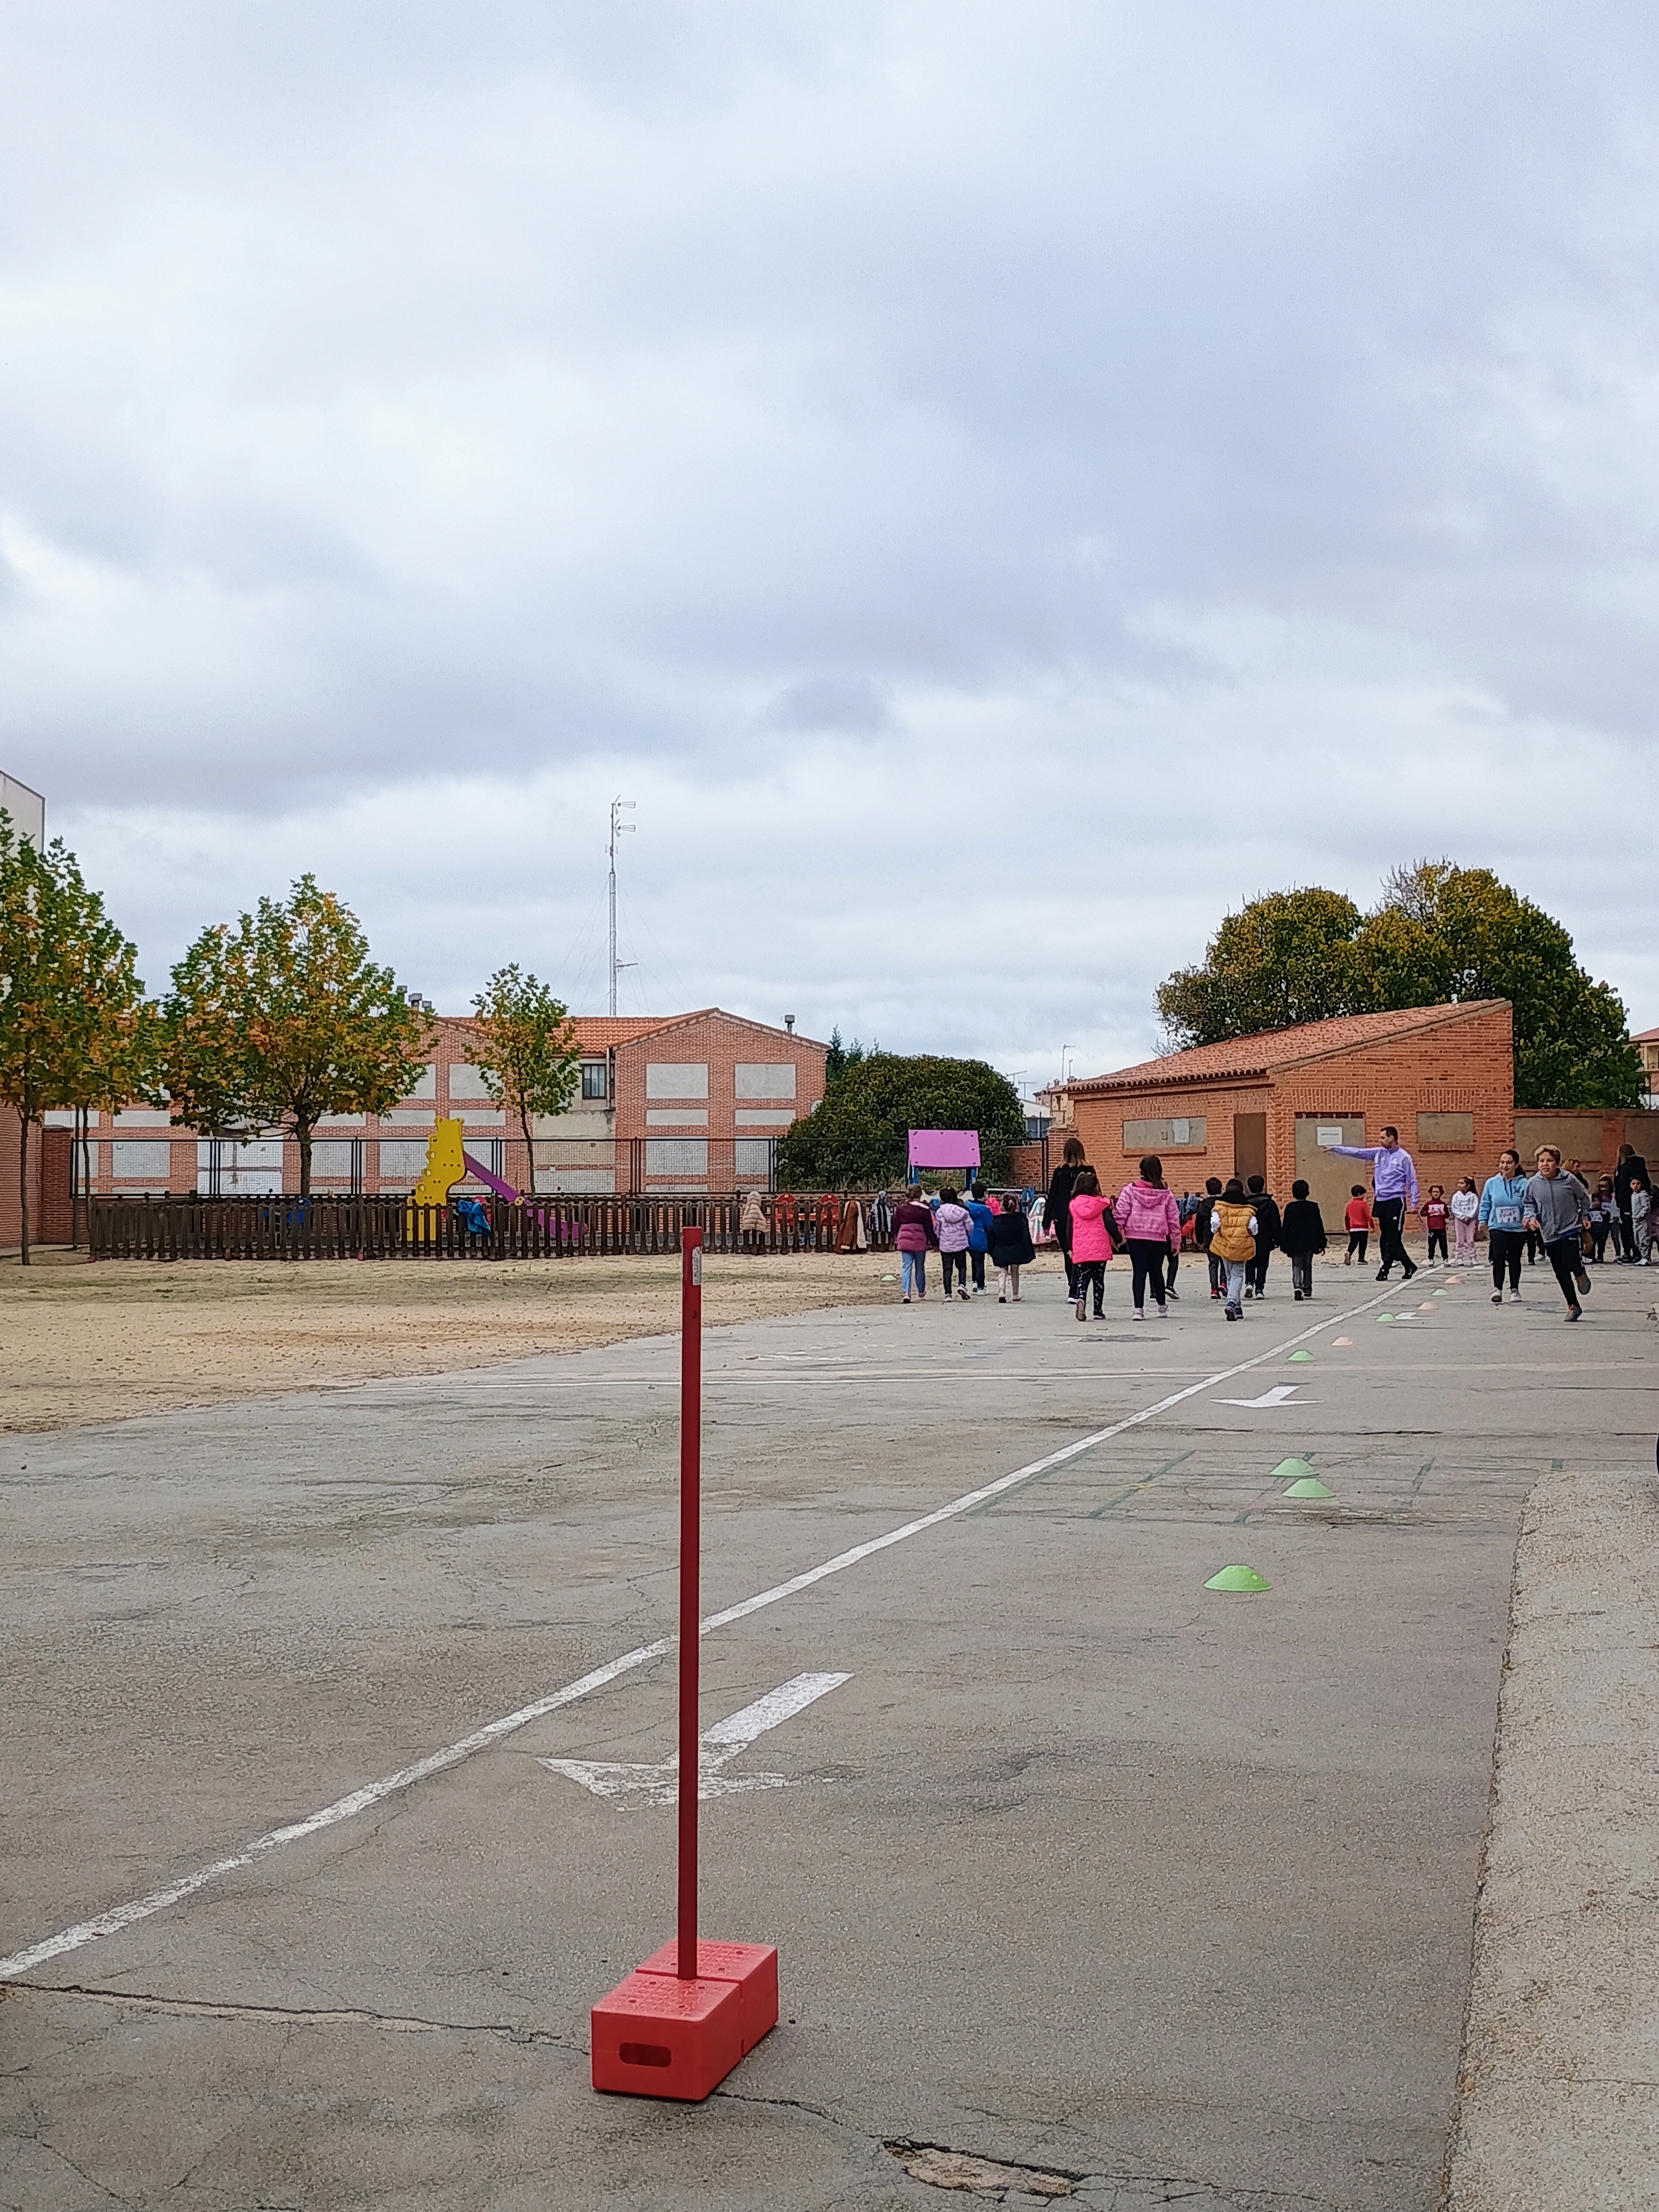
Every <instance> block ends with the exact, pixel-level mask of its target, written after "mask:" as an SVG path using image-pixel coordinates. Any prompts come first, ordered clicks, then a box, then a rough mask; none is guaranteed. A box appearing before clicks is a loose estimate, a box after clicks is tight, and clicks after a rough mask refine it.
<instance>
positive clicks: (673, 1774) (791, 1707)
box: [538, 1674, 853, 1805]
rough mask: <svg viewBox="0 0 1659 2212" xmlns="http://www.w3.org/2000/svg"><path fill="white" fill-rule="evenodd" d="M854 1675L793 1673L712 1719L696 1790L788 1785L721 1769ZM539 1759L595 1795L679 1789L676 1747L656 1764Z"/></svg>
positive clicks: (670, 1793)
mask: <svg viewBox="0 0 1659 2212" xmlns="http://www.w3.org/2000/svg"><path fill="white" fill-rule="evenodd" d="M852 1679H853V1678H852V1676H851V1675H850V1674H797V1675H795V1676H794V1677H793V1680H790V1681H787V1682H783V1683H781V1684H780V1685H779V1686H778V1687H777V1688H776V1689H775V1690H769V1691H768V1692H767V1693H766V1695H765V1696H764V1697H763V1698H757V1699H755V1701H754V1703H753V1704H752V1705H745V1706H744V1708H743V1710H742V1711H741V1712H736V1713H733V1714H732V1715H731V1716H730V1717H729V1718H727V1719H726V1720H723V1721H716V1722H715V1723H714V1727H713V1728H711V1729H705V1730H704V1732H703V1734H702V1736H701V1737H700V1738H699V1740H698V1744H697V1795H698V1796H699V1797H730V1796H735V1795H736V1794H737V1793H738V1791H739V1790H787V1789H788V1788H790V1787H791V1784H790V1780H789V1778H788V1776H787V1774H723V1773H722V1772H721V1771H720V1769H721V1768H722V1767H723V1766H725V1765H726V1764H727V1763H728V1761H730V1760H732V1759H735V1758H736V1757H737V1756H738V1753H739V1752H743V1751H747V1750H748V1748H749V1747H750V1744H751V1743H753V1742H754V1741H755V1739H756V1738H757V1736H762V1735H765V1734H766V1732H767V1730H768V1729H775V1728H776V1727H777V1726H778V1724H779V1723H780V1722H781V1721H787V1720H790V1719H793V1717H794V1715H795V1714H797V1713H800V1712H805V1710H806V1708H807V1706H808V1705H815V1704H816V1703H817V1700H818V1699H820V1698H822V1697H823V1696H825V1695H827V1693H828V1692H829V1691H831V1690H838V1689H839V1688H840V1687H841V1686H842V1683H843V1682H850V1681H851V1680H852ZM538 1764H539V1765H543V1766H545V1767H546V1768H547V1769H548V1770H549V1771H550V1772H551V1773H554V1774H564V1775H568V1777H569V1778H570V1779H571V1781H573V1782H580V1784H581V1785H582V1788H583V1789H584V1790H592V1793H593V1795H594V1796H596V1797H610V1798H611V1799H614V1800H615V1801H616V1802H618V1803H626V1802H629V1801H630V1800H631V1801H632V1802H635V1803H637V1804H643V1805H671V1804H673V1803H674V1802H675V1801H676V1799H677V1798H678V1795H679V1765H680V1762H679V1754H678V1753H675V1754H674V1756H673V1757H672V1758H671V1759H663V1760H662V1761H661V1762H660V1763H659V1764H658V1765H641V1764H639V1763H636V1762H633V1761H629V1760H617V1759H541V1760H540V1761H538Z"/></svg>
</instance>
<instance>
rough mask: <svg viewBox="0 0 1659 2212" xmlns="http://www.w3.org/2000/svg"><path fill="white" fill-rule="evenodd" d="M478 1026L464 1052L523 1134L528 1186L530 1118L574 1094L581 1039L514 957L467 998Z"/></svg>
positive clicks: (564, 1010) (560, 1106) (552, 1110)
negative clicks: (523, 971)
mask: <svg viewBox="0 0 1659 2212" xmlns="http://www.w3.org/2000/svg"><path fill="white" fill-rule="evenodd" d="M472 1009H473V1012H474V1013H475V1014H476V1015H477V1029H476V1030H474V1032H473V1036H472V1041H471V1043H470V1044H469V1045H468V1047H467V1049H466V1056H467V1058H468V1059H469V1060H471V1062H472V1065H473V1066H475V1067H476V1068H477V1071H478V1073H479V1074H480V1075H481V1076H482V1077H483V1085H484V1088H485V1090H486V1091H489V1095H490V1097H492V1098H493V1099H494V1100H495V1103H496V1104H497V1105H498V1106H504V1107H505V1108H506V1109H507V1112H508V1113H509V1114H511V1115H513V1119H514V1120H515V1121H517V1122H518V1125H519V1127H520V1130H521V1131H522V1133H523V1135H524V1146H525V1158H526V1160H527V1161H528V1163H529V1171H530V1188H531V1189H532V1191H533V1190H534V1189H535V1188H536V1149H535V1146H534V1143H533V1142H532V1138H531V1122H532V1117H533V1116H534V1115H538V1114H562V1113H563V1111H564V1109H565V1108H566V1107H567V1106H568V1104H569V1103H570V1101H571V1099H572V1098H573V1097H574V1095H575V1090H576V1083H577V1079H578V1077H579V1075H580V1070H581V1044H580V1039H579V1037H578V1036H577V1031H576V1024H574V1022H573V1021H572V1020H571V1018H570V1014H569V1010H568V1007H567V1006H565V1005H564V1004H563V1003H562V1000H558V999H556V998H555V997H554V995H553V994H552V992H551V991H550V990H549V989H548V987H547V986H546V984H545V983H543V982H539V981H538V980H537V978H536V977H535V976H534V975H520V972H519V967H518V963H517V962H516V961H513V962H510V963H508V964H507V967H505V968H498V969H496V970H495V974H494V975H492V976H491V977H490V979H489V982H488V983H486V984H485V986H484V987H483V990H482V991H480V992H479V994H478V995H477V998H476V999H474V1000H473V1001H472Z"/></svg>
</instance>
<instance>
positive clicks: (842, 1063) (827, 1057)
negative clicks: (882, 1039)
mask: <svg viewBox="0 0 1659 2212" xmlns="http://www.w3.org/2000/svg"><path fill="white" fill-rule="evenodd" d="M876 1049H877V1051H878V1052H879V1051H880V1049H881V1048H880V1046H879V1045H878V1046H877V1048H876ZM864 1056H865V1054H864V1047H863V1046H862V1045H861V1044H860V1042H859V1040H858V1039H857V1038H856V1037H854V1039H853V1042H852V1043H851V1044H843V1043H842V1041H841V1024H839V1023H837V1024H836V1027H835V1028H834V1029H832V1030H830V1032H829V1044H828V1046H827V1047H826V1048H825V1050H824V1054H823V1079H824V1081H825V1082H826V1083H835V1082H836V1081H838V1080H839V1079H840V1078H841V1077H842V1076H843V1075H845V1074H846V1073H847V1071H848V1068H849V1067H856V1066H858V1065H859V1063H860V1061H861V1060H863V1058H864Z"/></svg>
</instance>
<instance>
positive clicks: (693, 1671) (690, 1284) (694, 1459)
mask: <svg viewBox="0 0 1659 2212" xmlns="http://www.w3.org/2000/svg"><path fill="white" fill-rule="evenodd" d="M701 1539H702V1230H701V1229H682V1230H681V1231H680V1764H679V1784H678V1800H679V1804H678V1810H679V1856H680V1881H679V1892H680V1893H679V1960H678V1966H677V1968H676V1971H677V1972H678V1976H679V1978H680V1980H681V1981H683V1982H692V1981H695V1980H696V1978H697V1783H698V1778H699V1765H698V1755H697V1738H698V1734H699V1731H698V1728H697V1626H698V1622H699V1620H701V1618H702V1614H701V1599H700V1595H699V1592H698V1588H697V1554H698V1550H699V1547H700V1544H701Z"/></svg>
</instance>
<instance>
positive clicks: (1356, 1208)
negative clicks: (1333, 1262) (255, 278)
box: [1342, 1182, 1371, 1267]
mask: <svg viewBox="0 0 1659 2212" xmlns="http://www.w3.org/2000/svg"><path fill="white" fill-rule="evenodd" d="M1342 1221H1343V1225H1344V1227H1345V1228H1346V1230H1347V1232H1348V1249H1347V1250H1346V1253H1345V1254H1344V1255H1343V1258H1342V1264H1343V1266H1344V1267H1352V1265H1353V1263H1354V1255H1355V1254H1356V1253H1358V1255H1359V1264H1360V1266H1361V1267H1364V1264H1365V1247H1366V1246H1367V1245H1368V1244H1369V1243H1370V1239H1371V1206H1370V1200H1369V1199H1368V1198H1367V1197H1366V1195H1365V1186H1364V1183H1363V1182H1357V1183H1356V1184H1355V1185H1354V1187H1353V1188H1352V1190H1351V1191H1350V1192H1349V1194H1348V1203H1347V1205H1346V1206H1345V1207H1344V1208H1343V1210H1342Z"/></svg>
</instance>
